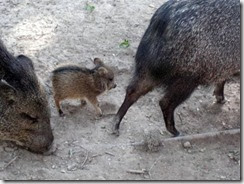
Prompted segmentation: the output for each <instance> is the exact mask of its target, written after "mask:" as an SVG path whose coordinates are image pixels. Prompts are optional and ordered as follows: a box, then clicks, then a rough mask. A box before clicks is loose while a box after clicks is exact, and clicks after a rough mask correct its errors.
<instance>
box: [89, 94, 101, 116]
mask: <svg viewBox="0 0 244 184" xmlns="http://www.w3.org/2000/svg"><path fill="white" fill-rule="evenodd" d="M88 100H89V102H90V103H91V104H92V105H93V107H94V108H95V111H96V115H97V116H99V117H101V116H102V115H103V113H102V110H101V109H100V107H99V103H98V100H97V97H88Z"/></svg>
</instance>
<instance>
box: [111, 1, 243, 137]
mask: <svg viewBox="0 0 244 184" xmlns="http://www.w3.org/2000/svg"><path fill="white" fill-rule="evenodd" d="M135 63H136V66H135V73H134V78H133V79H132V81H131V82H130V84H129V86H128V87H127V91H126V97H125V100H124V102H123V104H122V105H121V107H120V109H119V111H118V113H117V114H116V116H115V119H114V121H115V127H114V133H116V134H119V125H120V122H121V120H122V118H123V116H124V115H125V114H126V112H127V110H128V109H129V107H130V106H131V105H132V104H133V103H135V102H136V101H137V100H138V99H139V97H140V96H142V95H145V94H146V93H148V92H149V91H151V90H152V89H153V88H154V87H157V86H163V87H164V89H165V94H164V97H163V98H162V99H161V100H160V102H159V105H160V108H161V110H162V113H163V116H164V121H165V125H166V128H167V130H168V131H169V132H171V133H172V134H173V135H175V136H177V135H179V132H178V131H177V130H176V128H175V123H174V110H175V108H176V107H177V106H178V105H180V104H181V103H182V102H184V101H185V100H186V99H187V98H188V97H189V96H190V95H191V93H192V92H193V91H194V90H195V88H196V87H197V86H199V85H208V84H214V85H215V86H216V87H215V90H214V95H215V96H216V99H217V102H218V103H223V102H224V84H225V81H226V80H227V79H228V78H229V77H231V76H233V75H234V74H235V73H237V72H239V71H240V1H237V0H231V1H229V0H194V1H192V0H181V1H176V0H169V1H167V2H166V3H165V4H163V5H162V6H161V7H160V8H159V9H158V10H157V11H156V12H155V14H154V15H153V17H152V19H151V22H150V25H149V27H148V28H147V30H146V32H145V34H144V36H143V38H142V39H141V42H140V44H139V47H138V50H137V53H136V58H135Z"/></svg>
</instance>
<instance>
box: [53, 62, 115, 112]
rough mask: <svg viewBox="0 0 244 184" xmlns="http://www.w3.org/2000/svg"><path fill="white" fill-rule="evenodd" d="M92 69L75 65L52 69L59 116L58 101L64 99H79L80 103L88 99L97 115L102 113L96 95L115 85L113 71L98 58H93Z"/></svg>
mask: <svg viewBox="0 0 244 184" xmlns="http://www.w3.org/2000/svg"><path fill="white" fill-rule="evenodd" d="M94 63H95V65H96V67H95V68H93V69H88V68H83V67H80V66H77V65H66V66H62V67H58V68H57V69H55V70H54V71H53V76H52V85H53V92H54V100H55V104H56V107H57V109H58V112H59V114H60V116H63V115H64V113H63V111H62V110H61V107H60V103H61V101H62V100H65V99H80V100H81V104H82V105H83V104H84V100H88V101H89V102H90V103H91V104H92V105H93V106H94V108H95V110H96V114H97V115H98V116H101V115H102V111H101V109H100V107H99V104H98V101H97V96H98V95H100V94H102V93H103V92H105V91H107V90H110V89H112V88H115V87H116V84H115V83H114V73H113V71H112V70H111V69H110V68H109V67H108V66H106V65H105V64H104V63H103V62H102V61H101V60H100V59H99V58H95V59H94Z"/></svg>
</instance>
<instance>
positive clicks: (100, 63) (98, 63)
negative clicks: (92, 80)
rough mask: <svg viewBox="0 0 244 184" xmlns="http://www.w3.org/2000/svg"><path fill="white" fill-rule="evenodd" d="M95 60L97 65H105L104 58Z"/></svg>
mask: <svg viewBox="0 0 244 184" xmlns="http://www.w3.org/2000/svg"><path fill="white" fill-rule="evenodd" d="M93 62H94V64H95V65H96V66H98V65H100V66H103V62H102V60H101V59H99V58H95V59H94V61H93Z"/></svg>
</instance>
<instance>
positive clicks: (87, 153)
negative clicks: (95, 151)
mask: <svg viewBox="0 0 244 184" xmlns="http://www.w3.org/2000/svg"><path fill="white" fill-rule="evenodd" d="M88 155H89V152H88V150H87V151H86V158H85V160H84V162H83V163H82V164H81V166H80V168H83V167H84V165H85V163H86V161H87V159H88Z"/></svg>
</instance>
